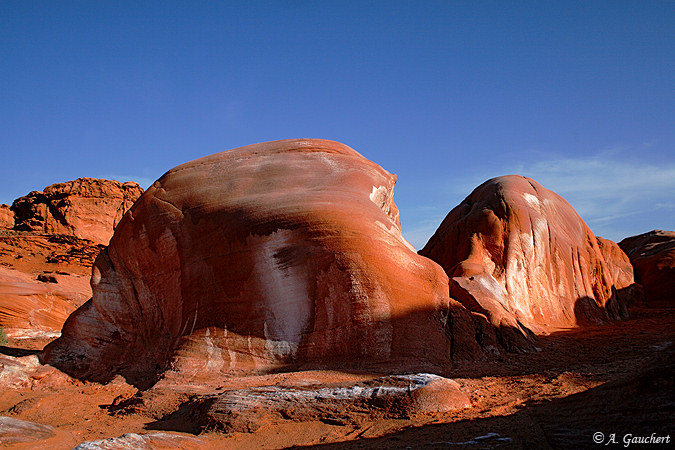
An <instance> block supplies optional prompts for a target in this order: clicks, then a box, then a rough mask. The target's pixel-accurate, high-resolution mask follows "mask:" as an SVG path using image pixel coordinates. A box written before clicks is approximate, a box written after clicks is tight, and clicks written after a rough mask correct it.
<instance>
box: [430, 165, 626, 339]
mask: <svg viewBox="0 0 675 450" xmlns="http://www.w3.org/2000/svg"><path fill="white" fill-rule="evenodd" d="M419 253H420V254H421V255H424V256H427V257H429V258H431V259H432V260H434V261H436V262H437V263H439V264H440V265H441V266H442V267H443V268H444V269H445V271H446V273H447V274H448V275H449V276H450V295H451V296H452V297H454V298H457V299H458V300H460V301H461V302H462V303H463V304H464V305H465V306H467V307H468V308H469V309H471V310H473V311H476V312H480V313H483V314H485V315H486V316H487V317H488V319H489V321H490V322H491V323H492V324H494V325H495V326H497V327H498V329H499V330H501V332H499V331H498V334H500V336H501V338H502V340H503V341H505V343H506V345H507V346H508V345H509V342H510V343H511V345H512V347H515V348H514V349H517V347H519V346H523V345H526V343H524V342H523V340H522V339H521V337H523V336H525V337H527V336H528V335H529V331H530V330H531V331H534V332H541V331H546V330H549V329H551V328H555V327H569V326H576V325H578V324H580V323H584V322H588V321H590V322H598V321H602V320H603V319H606V318H608V317H619V316H620V315H621V314H622V311H624V310H625V308H623V307H622V305H620V304H618V302H617V300H616V296H615V295H614V290H613V286H614V279H613V274H612V272H611V270H610V268H609V266H608V264H607V262H606V261H605V257H604V256H603V253H602V251H601V249H600V247H599V245H598V242H597V240H596V238H595V236H594V235H593V233H592V232H591V230H590V229H589V228H588V226H587V225H586V224H585V223H584V221H583V220H582V219H581V218H580V217H579V215H578V214H577V213H576V212H575V211H574V209H573V208H572V207H571V206H570V205H569V203H567V202H566V201H565V200H564V199H563V198H562V197H560V196H559V195H557V194H556V193H554V192H552V191H550V190H548V189H545V188H544V187H542V186H541V185H540V184H539V183H537V182H536V181H534V180H532V179H530V178H526V177H522V176H516V175H511V176H503V177H498V178H493V179H491V180H488V181H486V182H485V183H483V184H482V185H481V186H479V187H478V188H476V189H475V190H474V191H473V192H472V193H471V194H470V195H469V196H468V197H467V198H466V199H465V200H464V201H463V202H462V203H461V204H460V205H458V206H457V207H455V208H454V209H453V210H452V211H450V213H449V214H448V215H447V217H446V218H445V219H444V220H443V222H442V223H441V225H440V227H439V228H438V230H437V231H436V233H435V234H434V235H433V236H432V237H431V239H430V240H429V242H428V243H427V244H426V246H425V247H424V248H423V249H422V250H421V251H420V252H419ZM617 276H619V274H618V273H617ZM620 276H621V277H624V278H626V279H625V280H624V279H623V278H621V282H622V283H629V284H632V274H629V273H623V274H621V275H620ZM629 278H630V279H629Z"/></svg>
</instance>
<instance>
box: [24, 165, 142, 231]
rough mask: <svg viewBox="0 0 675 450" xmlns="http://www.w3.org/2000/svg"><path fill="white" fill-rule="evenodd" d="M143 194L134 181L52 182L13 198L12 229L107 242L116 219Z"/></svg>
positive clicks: (92, 179) (87, 179)
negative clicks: (13, 216)
mask: <svg viewBox="0 0 675 450" xmlns="http://www.w3.org/2000/svg"><path fill="white" fill-rule="evenodd" d="M142 193H143V189H141V187H140V186H139V185H138V184H137V183H134V182H126V183H120V182H119V181H114V180H99V179H95V178H78V179H77V180H74V181H68V182H65V183H57V184H53V185H51V186H47V187H46V188H45V189H44V191H43V192H39V191H33V192H31V193H29V194H28V195H26V196H24V197H21V198H18V199H16V200H15V201H14V203H13V204H12V208H11V209H12V211H13V212H14V214H15V225H14V229H16V230H20V231H34V232H41V233H49V234H69V235H73V236H76V237H78V238H81V239H88V240H90V241H93V242H95V243H98V244H107V243H108V240H109V239H110V236H112V232H113V229H114V228H115V225H116V224H117V222H119V221H120V219H121V218H122V216H123V215H124V213H125V212H126V211H127V210H128V209H129V208H130V207H131V205H133V203H134V202H135V201H136V199H137V198H138V197H139V196H140V195H141V194H142Z"/></svg>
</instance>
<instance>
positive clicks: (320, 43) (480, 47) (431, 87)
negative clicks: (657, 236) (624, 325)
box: [0, 0, 675, 248]
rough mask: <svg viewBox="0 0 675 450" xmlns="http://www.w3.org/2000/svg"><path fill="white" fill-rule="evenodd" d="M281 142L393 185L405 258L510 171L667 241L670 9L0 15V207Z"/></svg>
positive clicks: (671, 187) (470, 5) (271, 8)
mask: <svg viewBox="0 0 675 450" xmlns="http://www.w3.org/2000/svg"><path fill="white" fill-rule="evenodd" d="M295 137H316V138H327V139H334V140H337V141H340V142H344V143H345V144H347V145H350V146H351V147H353V148H355V149H356V150H357V151H359V152H361V153H362V154H363V155H365V156H366V157H367V158H369V159H371V160H373V161H375V162H377V163H379V164H380V165H382V166H383V167H384V168H385V169H387V170H389V171H390V172H393V173H397V174H398V177H399V182H398V185H397V189H396V195H395V201H396V203H397V205H398V206H399V209H400V210H401V217H402V222H403V230H404V235H406V236H407V237H408V239H409V240H410V241H411V242H412V243H413V244H414V245H415V246H416V247H418V248H419V247H421V246H422V245H423V244H424V243H425V242H426V239H427V238H428V236H429V235H430V234H431V233H432V232H433V231H434V230H435V228H436V227H437V226H438V224H439V223H440V221H441V220H442V218H443V217H444V216H445V215H446V214H447V212H448V211H450V209H452V208H453V207H454V206H456V205H457V204H458V203H459V202H460V201H461V200H462V199H463V198H464V197H465V196H466V195H468V194H469V192H470V191H471V190H472V189H473V188H474V187H476V186H477V185H479V184H480V183H481V182H483V181H484V180H486V179H488V178H491V177H494V176H498V175H504V174H509V173H521V174H525V175H529V176H531V177H533V178H535V179H536V180H538V181H539V182H541V183H542V184H543V185H544V186H545V187H548V188H549V189H553V190H555V191H556V192H558V193H559V194H561V195H563V196H564V197H565V198H567V200H568V201H570V203H572V205H573V206H574V207H575V208H576V209H577V211H578V212H579V213H580V214H581V215H582V217H583V218H584V219H585V220H586V222H587V223H588V224H589V225H590V226H591V228H592V229H593V230H594V231H595V232H596V234H599V235H602V236H605V237H608V238H610V239H615V240H619V239H621V238H623V237H625V236H628V235H632V234H637V233H641V232H644V231H648V230H651V229H653V228H664V229H671V230H672V229H675V198H673V193H675V2H673V1H656V0H654V1H647V0H642V1H579V2H576V1H559V2H556V1H537V2H504V1H491V2H485V1H476V0H472V1H466V2H463V1H453V0H446V1H439V2H432V1H428V2H425V1H403V2H397V1H358V2H347V1H335V2H322V1H276V2H258V1H241V2H219V1H210V2H209V1H190V2H173V1H157V2H151V1H138V2H127V1H95V0H88V1H78V2H74V1H58V2H56V1H46V2H41V1H30V0H2V1H0V154H1V155H2V164H0V202H4V203H10V202H11V201H12V200H13V199H14V198H16V197H18V196H21V195H24V194H26V193H27V192H29V191H31V190H40V189H42V188H44V187H45V186H46V185H48V184H51V183H55V182H60V181H65V180H70V179H74V178H77V177H81V176H90V177H103V178H117V179H120V180H121V181H124V180H126V179H134V180H139V181H140V182H141V184H144V185H145V186H144V187H147V185H148V184H149V183H150V182H152V181H153V180H154V179H156V178H158V177H159V176H160V175H161V174H162V173H164V172H165V171H166V170H168V169H170V168H171V167H173V166H175V165H177V164H180V163H182V162H185V161H188V160H191V159H194V158H197V157H200V156H203V155H206V154H210V153H214V152H217V151H221V150H226V149H229V148H234V147H238V146H242V145H246V144H251V143H255V142H262V141H269V140H275V139H285V138H295Z"/></svg>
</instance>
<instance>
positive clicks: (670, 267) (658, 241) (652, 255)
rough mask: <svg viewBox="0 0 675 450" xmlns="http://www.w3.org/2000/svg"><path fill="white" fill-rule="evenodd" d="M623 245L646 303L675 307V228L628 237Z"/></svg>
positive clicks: (654, 305) (621, 245)
mask: <svg viewBox="0 0 675 450" xmlns="http://www.w3.org/2000/svg"><path fill="white" fill-rule="evenodd" d="M619 246H620V247H621V248H622V249H623V251H624V252H626V254H627V255H628V257H629V258H630V262H631V263H632V264H633V268H634V270H635V281H637V282H638V283H640V284H642V286H643V288H644V297H645V298H644V302H645V305H646V306H652V307H673V306H675V231H663V230H653V231H650V232H648V233H644V234H639V235H637V236H632V237H628V238H626V239H624V240H622V241H621V242H619Z"/></svg>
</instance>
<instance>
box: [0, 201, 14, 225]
mask: <svg viewBox="0 0 675 450" xmlns="http://www.w3.org/2000/svg"><path fill="white" fill-rule="evenodd" d="M12 228H14V213H13V212H12V210H11V209H10V207H9V205H4V204H3V205H0V230H11V229H12Z"/></svg>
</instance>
